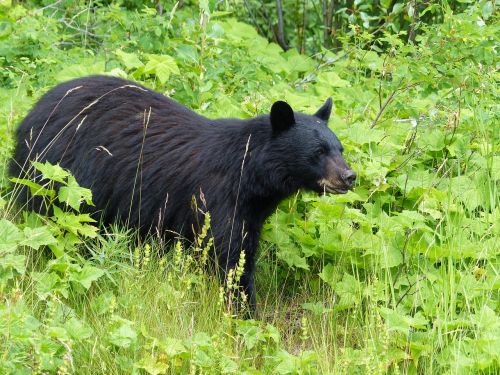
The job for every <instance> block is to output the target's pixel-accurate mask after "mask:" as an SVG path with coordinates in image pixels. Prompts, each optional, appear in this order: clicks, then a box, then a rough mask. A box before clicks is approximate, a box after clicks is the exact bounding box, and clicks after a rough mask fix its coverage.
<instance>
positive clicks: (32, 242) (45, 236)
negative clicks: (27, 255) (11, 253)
mask: <svg viewBox="0 0 500 375" xmlns="http://www.w3.org/2000/svg"><path fill="white" fill-rule="evenodd" d="M23 232H24V240H23V241H21V243H20V244H21V245H24V246H29V247H31V248H33V249H35V250H38V249H39V248H40V246H47V245H54V244H56V243H57V240H56V239H55V238H54V236H53V235H52V233H51V232H50V229H49V228H48V227H47V226H41V227H37V228H29V227H26V228H24V231H23Z"/></svg>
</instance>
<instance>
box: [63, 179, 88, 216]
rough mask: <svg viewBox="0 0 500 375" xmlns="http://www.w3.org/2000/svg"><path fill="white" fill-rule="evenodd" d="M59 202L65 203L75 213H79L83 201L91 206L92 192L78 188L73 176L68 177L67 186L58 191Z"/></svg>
mask: <svg viewBox="0 0 500 375" xmlns="http://www.w3.org/2000/svg"><path fill="white" fill-rule="evenodd" d="M58 198H59V202H63V203H66V204H67V205H69V206H70V207H71V208H73V209H74V210H76V211H80V204H81V202H83V201H85V203H87V204H92V191H91V190H90V189H86V188H83V187H80V185H78V183H77V182H76V179H75V178H74V177H73V176H69V177H68V184H67V186H63V187H61V188H60V189H59V193H58Z"/></svg>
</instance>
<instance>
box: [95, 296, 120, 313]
mask: <svg viewBox="0 0 500 375" xmlns="http://www.w3.org/2000/svg"><path fill="white" fill-rule="evenodd" d="M114 300H115V296H114V294H113V292H111V291H107V292H105V293H103V294H101V295H99V296H98V297H96V298H94V299H93V300H92V302H91V306H92V310H93V312H94V313H95V314H97V315H104V314H106V313H107V312H108V311H110V310H111V307H112V305H113V303H114Z"/></svg>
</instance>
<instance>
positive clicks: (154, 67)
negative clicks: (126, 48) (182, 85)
mask: <svg viewBox="0 0 500 375" xmlns="http://www.w3.org/2000/svg"><path fill="white" fill-rule="evenodd" d="M146 57H147V59H148V62H147V64H146V66H145V67H144V72H145V73H147V74H154V75H156V77H158V80H159V81H160V82H161V83H162V84H163V83H165V82H167V81H168V79H169V77H170V74H180V71H179V68H178V67H177V63H176V62H175V60H174V59H173V58H172V57H170V56H168V55H153V54H147V55H146Z"/></svg>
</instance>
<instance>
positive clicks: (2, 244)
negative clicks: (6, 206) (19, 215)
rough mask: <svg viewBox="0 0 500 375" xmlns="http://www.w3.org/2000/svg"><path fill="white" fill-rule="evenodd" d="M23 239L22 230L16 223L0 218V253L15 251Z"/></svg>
mask: <svg viewBox="0 0 500 375" xmlns="http://www.w3.org/2000/svg"><path fill="white" fill-rule="evenodd" d="M22 239H23V235H22V232H21V231H20V230H19V228H17V227H16V226H15V225H14V223H12V222H10V221H9V220H7V219H0V255H2V253H10V252H13V251H14V250H15V249H16V248H17V245H18V244H19V242H20V241H21V240H22Z"/></svg>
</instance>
